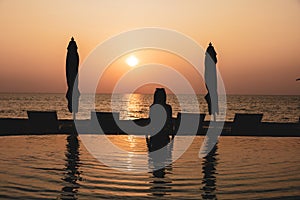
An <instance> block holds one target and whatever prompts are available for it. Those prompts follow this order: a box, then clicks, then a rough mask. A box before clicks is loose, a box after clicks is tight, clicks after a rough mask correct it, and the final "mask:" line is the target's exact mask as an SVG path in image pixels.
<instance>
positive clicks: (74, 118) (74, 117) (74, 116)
mask: <svg viewBox="0 0 300 200" xmlns="http://www.w3.org/2000/svg"><path fill="white" fill-rule="evenodd" d="M72 114H73V120H74V121H75V120H76V115H75V112H73V113H72Z"/></svg>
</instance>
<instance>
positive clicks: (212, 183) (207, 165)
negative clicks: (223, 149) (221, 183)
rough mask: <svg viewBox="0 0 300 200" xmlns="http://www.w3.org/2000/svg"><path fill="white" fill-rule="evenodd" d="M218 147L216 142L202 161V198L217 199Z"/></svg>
mask: <svg viewBox="0 0 300 200" xmlns="http://www.w3.org/2000/svg"><path fill="white" fill-rule="evenodd" d="M217 149H218V145H217V144H216V145H215V146H214V148H213V149H212V150H211V151H210V152H209V153H208V154H207V156H205V157H204V158H203V162H202V172H203V180H202V184H203V187H202V190H203V192H202V198H203V199H217V196H216V187H217V186H216V174H217V173H216V167H217V158H216V156H217V155H218V154H217Z"/></svg>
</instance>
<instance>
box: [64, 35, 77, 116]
mask: <svg viewBox="0 0 300 200" xmlns="http://www.w3.org/2000/svg"><path fill="white" fill-rule="evenodd" d="M67 49H68V53H67V60H66V77H67V84H68V91H67V94H66V98H67V100H68V109H69V111H70V112H71V113H73V118H74V119H75V113H77V112H78V101H79V96H80V92H79V89H78V79H77V80H76V78H77V75H78V65H79V55H78V52H77V44H76V42H75V41H74V38H73V37H72V39H71V41H70V42H69V45H68V48H67Z"/></svg>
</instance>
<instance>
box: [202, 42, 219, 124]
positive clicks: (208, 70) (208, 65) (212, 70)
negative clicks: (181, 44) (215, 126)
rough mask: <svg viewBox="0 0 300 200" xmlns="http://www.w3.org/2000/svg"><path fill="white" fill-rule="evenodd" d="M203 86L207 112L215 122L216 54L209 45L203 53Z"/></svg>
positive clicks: (216, 92)
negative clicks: (205, 92) (204, 85)
mask: <svg viewBox="0 0 300 200" xmlns="http://www.w3.org/2000/svg"><path fill="white" fill-rule="evenodd" d="M204 62H205V73H204V78H205V84H206V88H207V94H206V95H205V100H206V102H207V104H208V111H209V114H210V115H213V116H214V120H215V121H216V114H219V105H218V90H217V86H218V84H217V70H216V64H217V53H216V51H215V49H214V47H213V46H212V44H211V43H209V46H208V47H207V49H206V53H205V61H204Z"/></svg>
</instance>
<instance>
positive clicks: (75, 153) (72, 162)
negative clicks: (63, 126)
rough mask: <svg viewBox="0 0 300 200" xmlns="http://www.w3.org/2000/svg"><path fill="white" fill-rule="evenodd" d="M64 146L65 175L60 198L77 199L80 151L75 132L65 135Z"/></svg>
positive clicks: (79, 178)
mask: <svg viewBox="0 0 300 200" xmlns="http://www.w3.org/2000/svg"><path fill="white" fill-rule="evenodd" d="M66 148H67V151H66V153H65V155H66V164H65V176H64V178H63V180H64V181H65V184H64V186H63V188H62V194H61V197H60V199H77V195H76V194H77V192H78V188H79V183H78V181H79V180H81V177H80V174H81V172H80V170H79V167H80V160H79V154H80V153H79V142H78V135H77V133H73V134H71V135H69V136H68V137H67V144H66Z"/></svg>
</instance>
